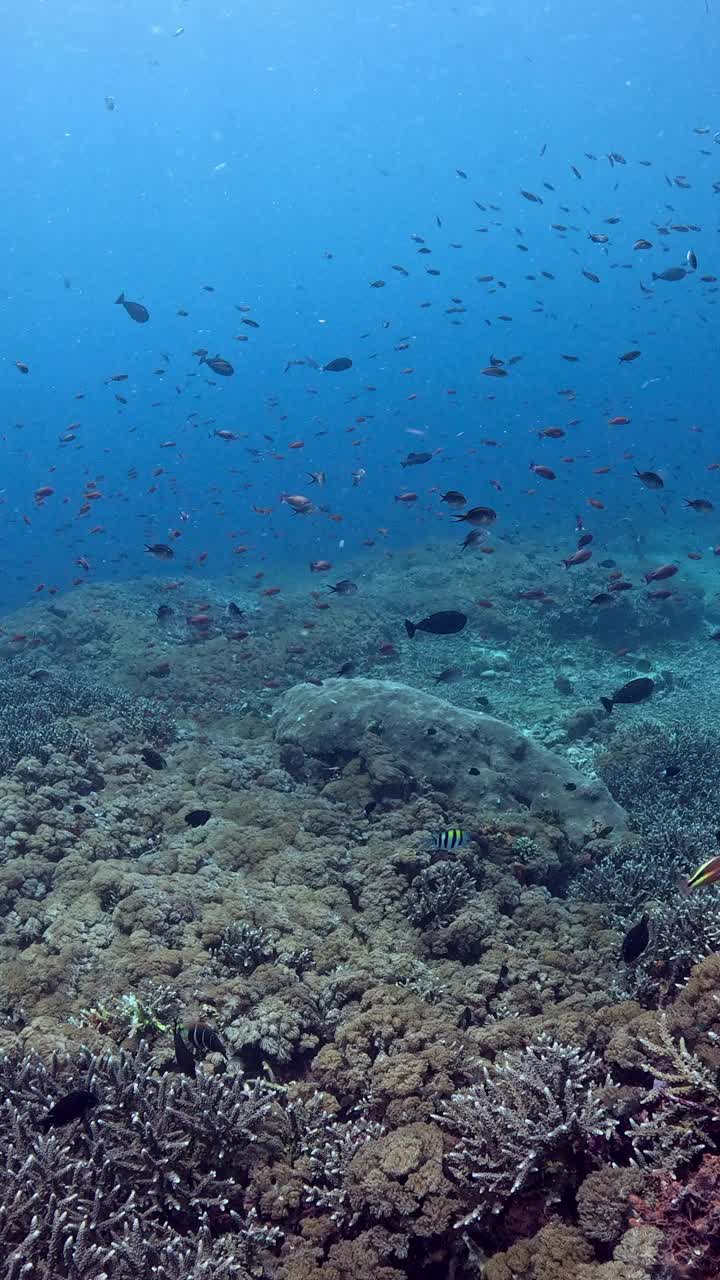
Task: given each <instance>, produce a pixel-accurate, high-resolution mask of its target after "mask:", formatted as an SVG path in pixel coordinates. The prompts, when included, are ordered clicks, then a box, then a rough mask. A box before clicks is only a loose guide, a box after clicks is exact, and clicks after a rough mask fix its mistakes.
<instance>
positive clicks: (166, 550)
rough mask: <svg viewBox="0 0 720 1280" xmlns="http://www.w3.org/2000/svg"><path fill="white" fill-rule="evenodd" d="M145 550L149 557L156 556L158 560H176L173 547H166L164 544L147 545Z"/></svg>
mask: <svg viewBox="0 0 720 1280" xmlns="http://www.w3.org/2000/svg"><path fill="white" fill-rule="evenodd" d="M145 550H146V551H147V553H148V555H151V556H155V559H156V560H174V559H175V552H174V551H173V549H172V547H168V546H166V544H165V543H164V542H153V543H151V544H150V543H147V542H146V543H145Z"/></svg>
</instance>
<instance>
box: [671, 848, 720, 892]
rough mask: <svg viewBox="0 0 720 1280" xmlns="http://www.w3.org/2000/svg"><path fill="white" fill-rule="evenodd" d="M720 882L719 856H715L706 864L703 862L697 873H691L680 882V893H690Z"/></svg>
mask: <svg viewBox="0 0 720 1280" xmlns="http://www.w3.org/2000/svg"><path fill="white" fill-rule="evenodd" d="M717 880H720V854H716V855H715V857H714V858H709V859H708V861H707V862H703V863H702V865H701V866H699V867H698V869H697V871H693V873H692V875H691V876H687V877H685V878H684V879H682V880H681V881H680V885H679V888H680V891H681V893H684V894H686V895H687V894H688V893H692V891H693V889H703V888H704V887H705V885H708V884H715V882H716V881H717Z"/></svg>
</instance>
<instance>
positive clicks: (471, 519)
mask: <svg viewBox="0 0 720 1280" xmlns="http://www.w3.org/2000/svg"><path fill="white" fill-rule="evenodd" d="M453 520H463V521H465V523H466V524H473V525H476V526H477V527H478V528H480V527H482V526H486V525H491V524H494V523H495V521H496V520H497V511H494V510H493V508H492V507H471V509H470V510H469V511H466V512H465V513H464V514H463V515H454V516H453Z"/></svg>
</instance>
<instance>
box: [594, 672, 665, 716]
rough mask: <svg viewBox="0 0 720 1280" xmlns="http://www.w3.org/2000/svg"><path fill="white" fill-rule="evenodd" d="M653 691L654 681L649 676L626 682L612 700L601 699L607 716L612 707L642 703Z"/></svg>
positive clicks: (616, 691) (617, 690)
mask: <svg viewBox="0 0 720 1280" xmlns="http://www.w3.org/2000/svg"><path fill="white" fill-rule="evenodd" d="M654 689H655V681H654V680H651V679H650V677H649V676H638V677H637V679H636V680H628V682H627V684H624V685H623V686H622V688H621V689H616V690H615V693H614V694H613V696H612V698H601V699H600V701H601V702H602V704H603V706H604V708H605V710H606V711H607V713H608V715H610V714H611V712H612V709H613V707H623V706H632V705H633V704H634V703H636V702H644V701H645V699H646V698H649V697H650V696H651V694H652V693H653V691H654Z"/></svg>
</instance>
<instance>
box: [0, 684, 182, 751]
mask: <svg viewBox="0 0 720 1280" xmlns="http://www.w3.org/2000/svg"><path fill="white" fill-rule="evenodd" d="M94 713H99V714H101V715H102V716H103V718H104V719H106V720H113V719H115V720H120V721H121V722H122V723H123V724H124V725H125V727H126V728H127V729H128V730H130V732H131V733H133V734H135V735H136V736H138V737H142V738H144V739H146V740H147V741H148V742H153V743H156V744H161V743H165V742H172V741H173V739H174V737H175V735H176V726H175V722H174V721H173V719H172V717H171V715H170V712H169V711H168V710H167V709H166V708H165V707H164V706H163V705H162V704H161V703H158V702H154V701H153V700H152V699H150V698H139V697H135V696H134V695H133V694H131V693H128V692H127V691H126V690H125V689H121V688H119V687H116V688H113V687H112V686H109V685H107V684H103V683H101V682H100V681H97V680H93V679H91V678H90V677H87V676H85V675H83V674H75V675H73V674H70V673H68V672H64V671H60V670H48V671H45V670H42V669H38V668H36V667H33V666H32V664H31V663H29V662H28V661H27V660H22V659H20V660H19V659H15V660H14V661H13V662H12V663H10V662H6V663H5V665H4V666H3V668H2V670H1V671H0V772H1V773H5V772H7V770H8V769H11V768H12V766H13V765H14V764H17V762H18V760H20V759H21V758H22V757H23V756H37V757H38V758H39V759H41V760H44V759H46V758H47V757H48V756H49V755H50V754H52V753H53V752H54V751H60V752H64V753H66V754H68V755H70V756H72V757H73V758H75V759H78V760H86V759H87V757H88V754H89V751H90V739H89V738H88V737H87V735H86V734H85V733H84V732H83V731H82V729H79V728H78V727H77V726H75V725H73V724H72V723H70V722H69V721H70V720H71V719H72V718H74V717H82V716H90V715H93V714H94Z"/></svg>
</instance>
